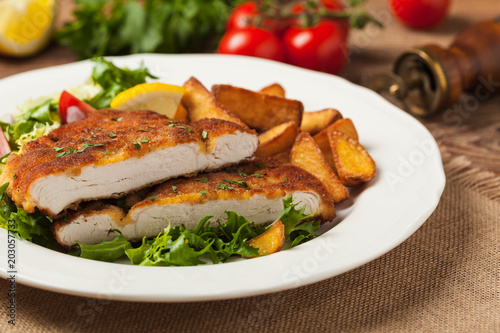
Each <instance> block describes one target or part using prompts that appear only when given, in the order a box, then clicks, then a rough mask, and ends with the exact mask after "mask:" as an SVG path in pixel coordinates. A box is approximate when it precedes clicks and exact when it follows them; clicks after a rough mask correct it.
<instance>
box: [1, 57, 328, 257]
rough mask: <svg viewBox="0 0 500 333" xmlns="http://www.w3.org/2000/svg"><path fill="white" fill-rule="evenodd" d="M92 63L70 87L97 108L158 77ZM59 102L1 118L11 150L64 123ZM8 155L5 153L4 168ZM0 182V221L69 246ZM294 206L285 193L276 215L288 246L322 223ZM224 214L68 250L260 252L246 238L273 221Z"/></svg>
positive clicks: (106, 253)
mask: <svg viewBox="0 0 500 333" xmlns="http://www.w3.org/2000/svg"><path fill="white" fill-rule="evenodd" d="M93 62H94V64H95V65H94V68H93V71H92V76H91V82H89V83H88V84H86V85H83V86H81V87H78V88H73V89H72V90H70V91H71V93H73V94H74V95H75V96H77V97H79V98H82V99H84V100H85V102H87V103H88V104H90V105H91V106H93V107H94V108H96V109H102V108H109V104H110V102H111V100H112V99H113V98H114V97H115V96H116V95H117V94H118V93H120V92H122V91H124V90H126V89H129V88H131V87H133V86H135V85H137V84H141V83H145V82H146V79H147V78H153V79H154V78H156V77H154V76H153V75H152V74H151V73H150V72H149V71H148V69H147V68H145V67H144V66H142V65H141V66H140V68H138V69H135V70H130V69H127V68H118V67H116V66H115V65H114V64H112V63H111V62H109V61H106V60H105V59H103V58H96V59H93ZM58 104H59V96H58V95H54V96H47V97H42V98H39V99H36V100H33V101H29V102H27V103H25V104H24V105H23V106H22V107H21V108H20V113H19V114H17V115H15V116H14V120H13V122H12V123H7V122H0V127H1V129H2V131H3V134H4V135H5V138H6V139H7V141H8V144H9V145H10V148H11V150H12V152H18V151H20V150H21V149H22V147H23V145H24V144H26V143H27V142H29V141H31V140H34V139H36V138H38V137H40V136H43V135H46V134H48V133H49V132H50V131H52V130H54V129H55V128H58V127H59V126H61V124H62V122H61V117H60V115H59V105H58ZM9 154H10V153H8V154H6V155H4V156H3V157H2V158H1V160H0V171H1V168H3V166H4V165H5V163H6V160H7V157H8V155H9ZM0 185H1V186H0V226H1V227H3V228H5V229H8V230H9V231H10V232H11V233H13V234H14V235H15V236H16V237H17V238H19V239H24V240H27V241H30V242H33V243H35V244H38V245H41V246H44V247H47V248H50V249H54V250H58V251H66V250H64V249H63V248H62V247H61V246H60V245H59V244H58V243H57V241H56V240H55V239H54V237H53V235H52V232H51V223H52V219H51V218H50V217H48V216H45V215H43V214H41V213H38V212H36V213H27V212H26V211H25V210H23V209H22V208H20V207H18V206H16V204H15V203H13V202H12V200H10V199H9V197H8V196H7V194H6V193H5V190H6V189H7V187H8V186H9V184H8V183H7V184H3V185H2V184H0ZM296 206H297V204H294V203H293V200H292V197H291V196H287V197H286V198H285V199H283V211H282V213H281V215H280V216H279V217H278V216H277V217H276V220H280V221H281V222H282V223H283V225H284V228H285V240H286V241H287V243H286V245H285V247H293V246H296V245H299V244H302V243H304V242H306V241H308V240H310V239H313V238H314V237H315V231H316V230H317V229H318V228H319V222H318V221H307V222H303V223H300V224H299V222H301V221H302V220H304V219H309V218H310V217H311V216H309V215H305V214H304V209H305V208H304V207H303V208H301V209H297V207H296ZM225 213H226V215H227V220H226V221H224V222H221V221H219V220H218V221H217V225H216V226H210V223H209V219H210V218H212V216H206V217H204V218H203V219H202V220H201V221H199V223H198V225H197V227H196V228H194V229H192V228H185V227H184V226H183V225H178V226H175V227H170V226H169V227H168V228H166V229H165V230H164V231H163V233H161V234H159V235H158V236H157V237H155V238H150V239H148V238H144V239H142V241H139V242H135V243H131V242H129V241H128V240H126V239H125V237H123V235H121V234H120V235H118V236H117V237H115V238H114V239H112V240H110V241H102V242H101V243H99V244H96V245H83V244H80V243H77V244H74V246H73V247H72V249H71V250H70V251H69V252H68V253H69V254H70V255H74V256H78V257H82V258H88V259H94V260H100V261H115V260H117V259H119V258H121V257H126V258H128V259H129V260H130V262H131V263H132V264H134V265H142V266H192V265H198V264H204V263H207V262H212V263H214V264H216V263H221V262H225V261H226V260H228V259H229V258H230V257H232V256H240V257H246V258H250V257H256V256H259V251H258V249H257V248H255V247H252V246H250V245H249V244H248V241H249V240H250V239H252V238H255V237H257V236H258V235H261V234H262V233H264V232H265V231H266V230H268V229H269V228H270V226H259V225H256V224H255V223H254V222H252V221H248V220H247V219H246V218H245V217H243V216H241V215H238V214H237V213H236V212H233V211H226V212H225ZM166 218H167V217H166ZM116 231H117V230H116Z"/></svg>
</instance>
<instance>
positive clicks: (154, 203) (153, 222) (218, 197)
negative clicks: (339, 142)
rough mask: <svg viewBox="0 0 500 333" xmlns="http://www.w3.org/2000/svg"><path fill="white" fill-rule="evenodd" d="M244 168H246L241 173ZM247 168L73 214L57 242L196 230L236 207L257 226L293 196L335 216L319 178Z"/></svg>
mask: <svg viewBox="0 0 500 333" xmlns="http://www.w3.org/2000/svg"><path fill="white" fill-rule="evenodd" d="M243 170H245V171H243ZM246 171H248V167H246V168H243V169H236V168H231V169H230V170H226V171H221V172H213V173H204V174H200V175H198V176H196V177H194V178H183V179H172V180H169V181H167V182H165V183H162V184H161V185H158V186H157V187H156V189H155V190H153V191H152V192H150V193H149V194H147V197H146V198H145V199H144V200H142V201H139V202H138V203H136V204H134V205H133V206H132V207H131V208H130V210H129V211H128V212H125V211H124V210H122V209H121V208H118V207H116V206H113V205H104V206H102V207H98V208H89V209H86V210H85V211H82V212H74V213H71V214H69V215H68V216H67V218H66V220H59V221H56V222H54V224H53V232H54V236H55V238H56V239H57V241H58V242H59V243H60V244H62V245H63V246H66V247H69V246H71V245H73V244H75V243H76V242H77V241H79V242H80V243H82V244H96V243H99V242H100V241H101V240H103V239H106V240H110V239H113V238H114V237H116V236H117V233H116V232H114V231H113V230H114V229H117V230H120V231H121V232H122V234H123V235H124V236H125V238H127V239H128V240H131V241H137V240H140V239H142V238H143V237H144V236H145V237H154V236H157V235H158V234H159V233H161V232H163V230H164V229H165V228H166V227H167V226H168V224H169V222H170V223H171V225H172V226H176V225H180V224H184V225H185V226H186V227H188V228H194V227H196V226H197V225H198V223H199V221H200V220H201V219H202V218H204V217H205V216H207V215H213V217H212V218H211V219H210V223H211V224H212V225H216V223H217V219H219V220H221V221H224V220H225V218H226V215H225V213H224V212H225V211H235V212H236V213H238V214H240V215H243V216H245V217H246V218H247V219H248V220H250V221H253V222H255V223H257V224H265V223H268V222H272V221H274V220H275V219H276V218H277V217H278V216H279V215H280V213H281V211H282V210H283V202H282V200H283V198H285V197H286V196H287V195H292V196H293V201H294V202H295V203H299V206H298V207H305V213H306V214H314V217H315V218H316V219H319V220H321V221H323V222H324V221H331V220H333V219H334V217H335V208H334V206H333V198H332V197H331V195H330V194H329V193H328V192H327V191H326V189H325V188H324V186H323V185H322V184H321V182H320V181H319V180H318V179H317V178H316V177H314V176H312V175H311V174H309V173H308V172H307V171H305V170H303V169H301V168H299V167H296V166H293V165H280V166H274V167H269V168H266V169H263V170H260V171H256V172H252V173H248V174H245V173H246Z"/></svg>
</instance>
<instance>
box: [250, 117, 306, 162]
mask: <svg viewBox="0 0 500 333" xmlns="http://www.w3.org/2000/svg"><path fill="white" fill-rule="evenodd" d="M298 132H299V129H298V126H297V124H296V123H295V122H293V121H289V122H287V123H283V124H280V125H278V126H275V127H273V128H271V129H270V130H268V131H266V132H264V133H262V134H260V135H259V147H258V148H257V151H256V152H255V155H256V156H259V157H269V156H274V155H276V154H278V153H280V152H284V151H287V150H289V149H290V148H291V147H292V146H293V143H294V142H295V137H296V136H297V133H298Z"/></svg>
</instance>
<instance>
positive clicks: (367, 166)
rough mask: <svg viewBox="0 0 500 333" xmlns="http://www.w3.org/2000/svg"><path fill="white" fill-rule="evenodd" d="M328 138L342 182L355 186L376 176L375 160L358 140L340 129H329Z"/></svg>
mask: <svg viewBox="0 0 500 333" xmlns="http://www.w3.org/2000/svg"><path fill="white" fill-rule="evenodd" d="M328 139H329V140H330V147H331V150H332V154H333V161H334V163H335V170H336V171H337V175H338V176H339V178H340V181H341V182H342V184H344V185H345V186H355V185H359V184H361V183H365V182H367V181H369V180H370V179H372V178H373V177H374V176H375V170H376V167H375V162H374V161H373V159H372V158H371V156H370V154H368V152H367V151H366V149H365V148H364V147H363V146H362V145H361V144H360V143H359V142H358V141H356V140H354V139H353V138H351V137H349V136H347V135H346V134H344V133H342V132H339V131H329V132H328Z"/></svg>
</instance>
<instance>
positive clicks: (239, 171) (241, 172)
mask: <svg viewBox="0 0 500 333" xmlns="http://www.w3.org/2000/svg"><path fill="white" fill-rule="evenodd" d="M237 171H238V175H240V176H243V177H246V176H248V175H247V174H246V173H244V172H243V171H241V170H240V169H237Z"/></svg>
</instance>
